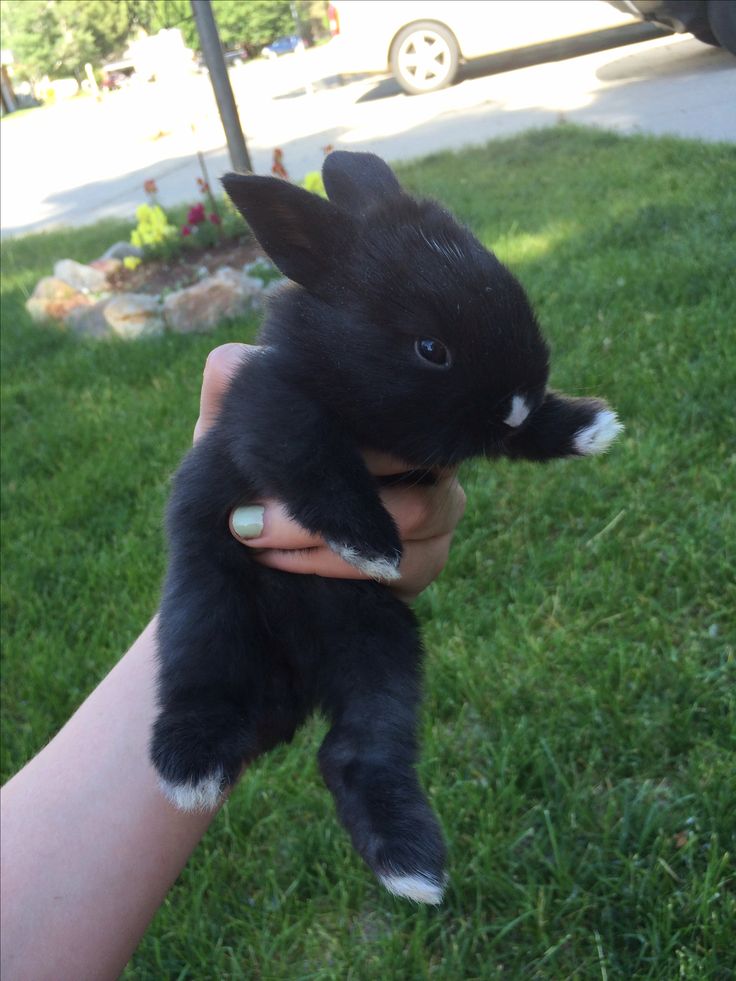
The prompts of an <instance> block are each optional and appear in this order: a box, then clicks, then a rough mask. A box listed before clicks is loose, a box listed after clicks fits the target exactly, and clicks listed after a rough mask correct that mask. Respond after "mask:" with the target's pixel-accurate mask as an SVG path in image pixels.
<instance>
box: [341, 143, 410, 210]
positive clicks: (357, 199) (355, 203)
mask: <svg viewBox="0 0 736 981" xmlns="http://www.w3.org/2000/svg"><path fill="white" fill-rule="evenodd" d="M322 179H323V181H324V184H325V190H326V191H327V195H328V197H329V199H330V201H334V202H335V204H336V205H338V207H340V208H343V209H344V210H345V211H348V212H350V213H351V214H354V215H363V214H365V212H366V211H367V210H368V209H369V208H370V207H372V206H373V205H375V204H377V203H378V202H379V201H382V200H385V199H386V198H388V197H395V196H397V195H399V194H401V193H402V190H401V185H400V184H399V182H398V181H397V179H396V175H395V174H394V172H393V171H392V170H391V168H390V167H389V165H388V164H387V163H384V161H383V160H381V158H380V157H377V156H376V155H375V153H351V152H348V151H346V150H333V151H332V153H328V155H327V156H326V157H325V162H324V164H323V165H322Z"/></svg>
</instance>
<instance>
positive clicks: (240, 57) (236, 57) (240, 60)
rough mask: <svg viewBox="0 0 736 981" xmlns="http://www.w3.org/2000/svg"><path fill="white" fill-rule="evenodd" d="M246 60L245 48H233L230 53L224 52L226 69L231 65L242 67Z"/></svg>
mask: <svg viewBox="0 0 736 981" xmlns="http://www.w3.org/2000/svg"><path fill="white" fill-rule="evenodd" d="M247 60H248V52H247V51H246V49H245V48H234V49H233V50H232V51H225V64H226V65H227V66H228V68H229V67H230V66H231V65H244V64H245V63H246V61H247Z"/></svg>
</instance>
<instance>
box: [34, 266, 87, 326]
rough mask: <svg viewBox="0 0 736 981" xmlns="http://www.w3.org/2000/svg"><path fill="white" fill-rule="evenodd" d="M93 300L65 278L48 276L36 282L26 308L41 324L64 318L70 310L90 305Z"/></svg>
mask: <svg viewBox="0 0 736 981" xmlns="http://www.w3.org/2000/svg"><path fill="white" fill-rule="evenodd" d="M91 302H92V301H91V300H90V299H89V297H88V296H85V294H84V293H80V292H79V290H76V289H74V288H73V287H72V286H70V285H69V284H68V283H66V282H64V280H62V279H58V278H56V277H55V276H46V277H45V278H44V279H40V280H39V281H38V282H37V283H36V288H35V289H34V291H33V293H32V294H31V296H30V297H29V298H28V300H26V310H27V311H28V312H29V314H30V315H31V319H32V320H34V321H35V323H37V324H40V323H43V322H45V321H47V320H64V319H65V317H66V316H67V314H68V313H69V311H70V310H73V309H75V307H80V306H89V305H90V303H91Z"/></svg>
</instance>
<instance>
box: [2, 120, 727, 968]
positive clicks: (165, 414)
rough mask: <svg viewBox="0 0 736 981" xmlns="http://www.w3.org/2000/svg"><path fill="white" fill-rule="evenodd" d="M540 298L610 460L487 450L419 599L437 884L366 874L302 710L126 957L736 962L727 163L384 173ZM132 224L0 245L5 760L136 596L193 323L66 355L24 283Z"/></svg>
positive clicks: (519, 162) (159, 504) (564, 157)
mask: <svg viewBox="0 0 736 981" xmlns="http://www.w3.org/2000/svg"><path fill="white" fill-rule="evenodd" d="M401 176H402V178H403V179H404V180H405V181H406V183H407V184H409V185H410V186H411V187H412V188H414V189H415V190H416V191H419V192H422V193H425V194H429V195H433V196H436V197H437V198H439V199H441V200H442V201H444V202H445V203H446V204H447V205H448V206H449V207H450V208H451V209H453V210H454V211H455V212H457V213H458V214H459V216H460V217H461V218H462V219H464V220H465V221H466V222H468V223H469V224H470V225H471V226H472V227H473V229H474V230H475V231H476V233H477V234H478V235H479V237H480V238H481V239H482V240H483V241H484V242H485V243H486V244H487V245H489V246H491V247H492V248H494V249H495V250H496V251H497V252H498V254H499V255H500V257H501V258H502V259H504V260H506V261H507V262H508V263H509V264H510V265H511V266H512V267H513V268H514V270H515V271H516V272H517V273H518V274H519V276H520V277H521V279H522V280H523V282H524V283H525V284H526V286H527V287H528V289H529V291H530V293H531V295H532V297H533V300H534V302H535V304H536V307H537V309H538V312H539V315H540V319H541V321H542V323H543V325H544V326H545V328H546V331H547V333H548V336H549V338H550V340H551V342H552V347H553V372H552V382H553V384H554V385H555V386H557V387H559V388H561V389H563V390H565V391H567V392H569V393H571V394H577V395H583V394H596V395H601V396H604V397H605V398H607V399H609V400H610V402H611V403H612V404H613V405H614V406H615V407H616V408H617V409H618V411H619V413H620V415H621V418H622V420H623V421H624V423H625V424H626V434H625V437H624V438H623V439H622V440H621V441H620V442H619V443H618V444H616V445H615V446H614V448H613V449H612V450H611V452H610V454H609V455H608V456H607V457H603V458H601V459H593V460H586V461H573V462H559V463H554V464H550V465H547V466H546V467H540V466H536V465H533V464H505V463H500V464H493V465H491V464H477V465H473V466H469V467H468V468H466V470H465V471H464V483H465V486H466V489H467V491H468V495H469V505H468V510H467V514H466V517H465V519H464V521H463V523H462V525H461V526H460V529H459V531H458V535H457V540H456V545H455V547H454V550H453V554H452V557H451V560H450V563H449V566H448V568H447V569H446V571H445V573H444V574H443V576H442V577H441V579H440V580H439V582H437V583H436V584H435V585H433V586H432V587H431V588H430V589H429V590H428V591H427V592H426V593H425V594H424V595H423V596H422V597H421V599H420V601H419V603H418V610H419V613H420V615H421V618H422V620H423V622H424V624H425V636H426V641H427V647H428V659H427V692H426V703H425V710H424V717H423V718H424V726H423V735H424V754H423V762H422V776H423V780H424V782H425V785H426V786H427V787H428V789H429V791H430V794H431V796H432V798H433V802H434V804H435V806H436V808H437V810H438V812H439V813H440V815H441V816H442V819H443V822H444V826H445V828H446V832H447V837H448V840H449V848H450V869H451V877H452V878H451V885H450V888H449V891H448V895H447V900H446V902H445V904H444V905H443V906H442V907H441V908H440V909H438V910H431V909H424V908H416V907H414V906H411V905H409V904H408V903H406V902H404V901H401V900H396V899H393V898H391V897H390V896H388V895H387V894H385V893H384V892H382V891H381V889H380V887H379V886H378V885H377V884H376V883H375V882H374V881H373V879H372V877H371V875H370V874H369V872H368V871H367V869H366V868H365V867H364V866H363V865H362V863H361V862H360V860H359V859H358V858H357V857H356V856H355V854H354V853H353V851H352V850H351V848H350V846H349V843H348V840H347V836H346V835H345V833H344V832H343V831H342V830H341V828H340V827H339V826H338V823H337V821H336V818H335V815H334V813H333V804H332V800H331V798H330V797H329V795H328V793H327V792H326V790H325V789H324V787H323V786H322V784H321V782H320V780H319V776H318V773H317V769H316V765H315V752H316V749H317V746H318V743H319V741H320V738H321V735H322V734H323V724H322V723H321V722H319V721H314V722H313V723H312V724H310V725H309V726H308V727H307V729H306V730H305V731H303V732H302V733H300V734H299V736H298V737H297V738H296V740H295V741H294V743H293V745H291V746H290V747H288V748H282V749H280V750H278V751H276V752H274V753H272V754H271V756H270V757H268V758H267V759H265V760H263V761H261V762H259V763H258V764H257V765H256V766H254V767H253V768H252V769H251V770H250V771H249V772H248V774H247V775H246V777H245V778H244V780H243V781H242V783H241V786H240V788H239V789H238V790H237V791H236V793H235V794H234V796H233V798H232V800H231V801H230V803H229V804H228V805H227V806H226V807H225V809H224V810H223V812H222V813H221V814H220V816H219V817H218V818H217V820H216V821H215V822H214V824H213V826H212V828H211V830H210V831H209V833H208V834H207V836H206V838H205V840H204V842H203V843H202V845H201V847H200V848H199V850H198V852H197V853H196V855H195V856H194V858H193V859H192V861H191V863H190V865H189V867H188V868H187V870H186V871H185V873H184V874H183V875H182V876H181V878H180V880H179V882H178V883H177V885H176V886H175V888H174V889H173V890H172V892H171V894H170V896H169V898H168V899H167V901H166V903H165V905H164V906H163V908H162V909H161V910H160V912H159V914H158V916H157V918H156V919H155V921H154V923H153V925H152V927H151V929H150V931H149V932H148V935H147V936H146V938H145V939H144V941H143V943H142V945H141V947H140V949H139V951H138V953H137V954H136V956H135V958H134V959H133V961H132V963H131V965H130V967H129V970H128V973H127V975H126V977H129V978H136V979H161V978H177V979H180V978H182V979H183V978H190V979H197V981H200V979H210V978H218V979H220V978H223V979H225V978H228V979H230V978H232V979H236V978H248V979H252V978H256V979H258V978H262V979H266V981H272V979H273V981H276V979H284V981H287V979H288V981H302V979H305V981H306V979H340V981H342V979H366V981H376V979H381V981H384V979H385V981H393V979H397V981H398V979H402V981H403V979H411V981H413V979H422V978H438V979H442V981H459V979H494V978H512V979H516V978H522V979H532V978H535V979H536V978H549V979H555V981H558V979H564V978H601V979H603V981H606V979H609V981H613V979H617V978H627V977H636V978H652V979H654V978H657V979H663V981H665V979H666V981H670V979H675V978H687V979H693V981H701V979H706V978H707V979H713V978H716V979H720V978H723V979H726V978H730V977H733V974H732V971H733V969H734V966H735V964H736V873H735V868H734V852H735V851H736V738H735V737H736V726H735V723H734V687H735V686H734V681H735V680H736V678H735V675H736V672H735V670H734V668H735V656H734V633H735V625H736V590H735V585H734V584H735V582H736V571H735V569H734V551H735V548H736V527H735V524H736V522H735V520H734V511H735V509H734V491H733V488H734V485H736V479H735V478H736V475H735V474H734V469H735V468H734V462H736V456H735V454H736V439H735V436H736V426H735V423H734V380H735V379H736V348H735V346H734V328H735V327H736V289H734V267H735V265H736V149H734V147H732V146H725V145H722V146H717V145H711V146H705V145H700V144H697V143H690V142H682V141H678V140H674V139H649V138H620V137H617V136H613V135H607V134H604V133H598V132H594V131H584V130H578V129H572V128H567V127H561V128H559V129H554V130H547V131H544V132H536V133H531V134H528V135H525V136H520V137H516V138H514V139H511V140H507V141H501V142H496V143H493V144H491V145H489V146H488V147H487V148H483V149H476V150H469V151H464V152H462V153H459V154H457V155H452V154H447V153H445V154H440V155H437V156H433V157H431V158H428V159H425V160H422V161H418V162H416V163H414V164H411V165H408V166H404V167H402V168H401ZM125 231H126V229H125V227H124V226H122V225H114V224H107V225H97V226H94V227H92V228H88V229H83V230H78V231H74V232H65V233H61V232H60V233H54V234H47V235H44V236H32V237H28V238H25V239H21V240H18V241H13V242H9V243H7V244H4V245H3V250H2V262H3V283H2V304H3V310H2V316H3V319H2V354H3V357H2V381H3V400H4V401H3V441H2V460H3V471H2V477H3V496H2V504H3V557H4V563H3V565H4V588H3V618H2V630H3V649H4V695H3V699H4V701H3V708H4V719H3V735H4V739H3V748H2V765H3V773H4V776H5V777H8V776H9V775H10V774H11V773H13V772H14V771H15V770H16V769H17V768H18V767H20V766H21V765H22V764H23V762H24V761H25V760H26V759H28V757H29V756H30V755H31V754H33V753H34V752H35V751H37V750H38V749H39V748H40V747H41V746H42V745H43V744H44V743H45V742H46V741H47V740H48V739H49V737H50V736H51V735H53V733H54V732H55V730H56V729H57V728H58V727H59V726H60V725H61V723H62V722H63V721H64V720H65V719H66V718H67V716H68V715H69V713H70V712H72V710H73V709H74V708H75V706H76V705H77V704H78V703H79V702H80V700H81V699H82V698H83V697H84V695H85V694H86V693H87V692H88V691H89V690H90V689H91V688H92V687H93V686H94V685H95V683H96V682H97V681H98V680H99V678H100V677H101V676H102V675H103V674H104V672H105V671H106V670H107V669H108V668H109V667H110V666H111V665H112V664H113V663H114V661H115V660H116V659H117V658H118V657H119V656H120V654H121V653H122V651H123V650H124V649H125V647H126V646H127V645H128V644H129V643H130V642H131V641H132V640H133V638H134V637H135V636H136V634H137V632H138V631H139V630H140V629H141V627H142V626H143V625H144V623H145V622H146V620H147V618H148V617H149V616H150V615H151V613H152V612H153V611H154V609H155V607H156V603H157V594H158V589H159V583H160V580H161V575H162V571H163V567H164V551H163V543H162V534H161V512H162V509H163V506H164V501H165V498H166V493H167V482H168V479H169V475H170V474H171V472H172V471H173V469H174V468H175V466H176V464H177V461H178V460H179V458H180V456H181V455H182V454H183V453H184V451H185V450H186V448H187V446H188V444H189V442H190V439H191V431H192V426H193V423H194V420H195V417H196V414H197V404H198V393H199V384H200V378H201V369H202V364H203V361H204V358H205V355H206V353H207V351H208V350H209V349H210V348H211V347H213V346H214V345H215V344H218V343H222V342H224V341H226V340H233V339H249V338H251V337H252V336H253V333H254V330H255V329H256V326H257V325H256V323H255V322H253V321H247V322H241V323H236V324H230V325H226V326H223V327H222V328H220V329H219V330H218V331H217V332H215V333H214V334H212V335H209V336H200V337H196V336H170V337H163V338H160V339H154V340H149V341H146V342H138V343H135V344H125V343H123V342H120V343H117V342H105V343H100V342H80V341H77V340H75V338H73V337H70V336H66V335H64V334H63V333H60V332H58V331H56V330H54V329H51V328H48V329H44V328H39V327H35V326H33V325H32V324H31V323H30V321H29V319H28V317H27V316H26V314H25V311H24V308H23V302H24V299H25V297H26V295H27V294H28V293H29V291H30V290H31V289H32V288H33V286H34V284H35V282H36V280H37V279H38V278H39V277H40V276H42V275H46V274H48V273H49V271H50V268H51V264H52V262H53V260H55V259H57V258H60V257H63V256H65V255H71V256H73V257H75V258H77V259H80V260H90V259H92V258H94V257H95V255H97V254H99V253H100V252H101V251H102V250H103V248H104V247H105V246H106V245H108V244H109V243H110V242H112V241H113V240H114V239H115V238H118V237H120V236H121V234H123V233H125Z"/></svg>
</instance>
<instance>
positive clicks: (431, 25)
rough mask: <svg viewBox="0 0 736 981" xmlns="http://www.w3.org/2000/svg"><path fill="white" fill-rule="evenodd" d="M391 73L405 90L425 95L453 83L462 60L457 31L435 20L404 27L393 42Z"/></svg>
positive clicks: (390, 58) (412, 93)
mask: <svg viewBox="0 0 736 981" xmlns="http://www.w3.org/2000/svg"><path fill="white" fill-rule="evenodd" d="M389 64H390V67H391V73H392V74H393V76H394V78H395V79H396V81H397V82H398V83H399V85H400V86H401V87H402V89H403V90H404V91H405V92H408V93H409V94H410V95H421V94H422V93H424V92H436V91H437V90H438V89H443V88H445V87H446V86H448V85H451V84H452V82H453V81H454V80H455V76H456V75H457V70H458V67H459V64H460V48H459V46H458V43H457V40H456V39H455V35H454V34H453V33H452V32H451V31H449V30H448V29H447V28H446V27H443V25H442V24H437V23H435V22H434V21H424V20H423V21H417V23H416V24H409V25H408V26H407V27H404V28H403V29H402V30H401V31H400V32H399V33H398V34H397V35H396V38H395V39H394V42H393V44H392V45H391V54H390V57H389Z"/></svg>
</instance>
